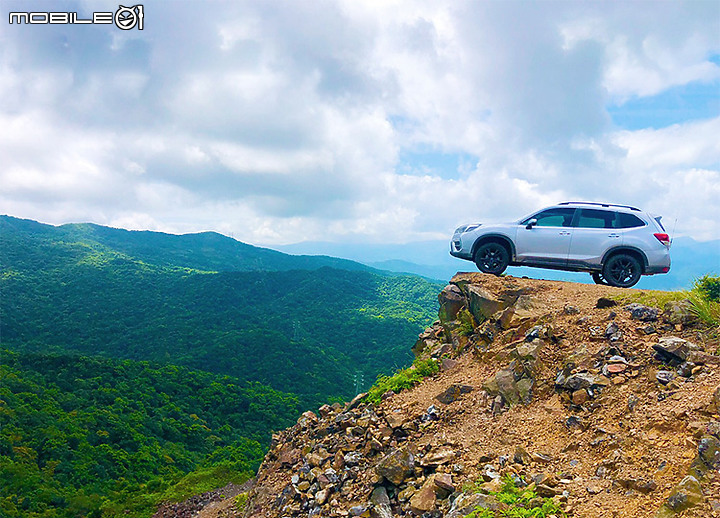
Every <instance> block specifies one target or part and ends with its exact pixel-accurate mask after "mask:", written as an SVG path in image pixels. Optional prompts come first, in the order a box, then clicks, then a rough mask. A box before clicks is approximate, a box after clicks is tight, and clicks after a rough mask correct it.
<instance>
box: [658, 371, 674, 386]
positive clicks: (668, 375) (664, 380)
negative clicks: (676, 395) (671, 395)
mask: <svg viewBox="0 0 720 518" xmlns="http://www.w3.org/2000/svg"><path fill="white" fill-rule="evenodd" d="M655 379H656V380H658V382H659V383H661V384H663V385H667V384H668V383H670V382H671V381H672V380H673V379H675V373H674V372H672V371H657V374H655Z"/></svg>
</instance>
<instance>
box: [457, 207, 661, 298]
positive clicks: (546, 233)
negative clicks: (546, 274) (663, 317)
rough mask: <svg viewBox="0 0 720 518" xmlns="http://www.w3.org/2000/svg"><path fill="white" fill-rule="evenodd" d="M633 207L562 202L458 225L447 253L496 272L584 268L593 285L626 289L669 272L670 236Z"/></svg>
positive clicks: (652, 218) (657, 222) (656, 220)
mask: <svg viewBox="0 0 720 518" xmlns="http://www.w3.org/2000/svg"><path fill="white" fill-rule="evenodd" d="M660 219H661V217H660V216H653V215H650V214H648V213H646V212H643V211H641V210H640V209H638V208H636V207H628V206H626V205H612V204H609V203H591V202H569V201H568V202H563V203H559V204H557V205H554V206H552V207H548V208H546V209H542V210H540V211H538V212H535V213H533V214H531V215H529V216H527V217H526V218H523V219H521V220H520V221H517V222H514V223H503V224H499V225H488V226H483V225H481V224H479V223H476V224H472V225H463V226H462V227H459V228H458V229H457V230H455V233H454V234H453V237H452V241H451V242H450V254H451V255H453V256H455V257H459V258H461V259H467V260H468V261H475V264H476V265H477V267H478V269H480V270H481V271H483V272H485V273H493V274H496V275H499V274H501V273H502V272H504V271H505V268H507V267H508V265H512V266H536V267H538V268H551V269H555V270H568V271H584V272H590V273H591V274H592V277H593V280H594V281H595V282H596V283H598V284H609V285H611V286H619V287H623V288H629V287H630V286H634V285H635V283H637V282H638V281H639V280H640V276H641V275H653V274H656V273H667V272H668V271H670V238H669V236H668V235H667V233H666V231H665V229H664V228H663V226H662V224H661V223H660Z"/></svg>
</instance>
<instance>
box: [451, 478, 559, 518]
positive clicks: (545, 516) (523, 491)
mask: <svg viewBox="0 0 720 518" xmlns="http://www.w3.org/2000/svg"><path fill="white" fill-rule="evenodd" d="M490 494H491V495H493V496H495V498H496V499H497V501H498V502H500V503H502V504H505V505H506V506H507V507H506V508H505V509H503V510H500V511H492V510H490V509H485V508H482V507H477V508H475V510H474V511H473V512H471V513H470V514H468V515H466V516H465V518H550V517H552V516H555V517H558V518H559V517H564V516H566V515H565V513H564V512H563V511H562V510H561V509H560V506H558V504H557V502H555V500H553V499H552V498H541V497H539V496H538V495H537V493H535V491H534V487H533V486H532V485H530V486H528V487H527V488H519V487H517V485H516V484H515V481H514V480H513V479H512V478H511V477H510V476H506V477H505V478H504V479H503V485H502V489H500V491H497V492H491V493H490Z"/></svg>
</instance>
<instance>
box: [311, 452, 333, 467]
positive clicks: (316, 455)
mask: <svg viewBox="0 0 720 518" xmlns="http://www.w3.org/2000/svg"><path fill="white" fill-rule="evenodd" d="M328 457H330V454H329V453H328V452H327V450H326V449H325V448H323V447H320V448H318V449H317V451H314V452H312V453H309V454H308V455H307V456H306V457H305V460H306V461H307V463H308V464H309V465H310V466H312V467H319V466H322V464H323V463H324V462H325V461H326V460H327V459H328Z"/></svg>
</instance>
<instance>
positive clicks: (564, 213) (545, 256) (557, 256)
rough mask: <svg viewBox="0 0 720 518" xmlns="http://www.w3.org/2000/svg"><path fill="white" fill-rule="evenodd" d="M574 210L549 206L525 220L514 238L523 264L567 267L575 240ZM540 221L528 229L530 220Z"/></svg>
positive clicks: (516, 251)
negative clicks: (573, 226)
mask: <svg viewBox="0 0 720 518" xmlns="http://www.w3.org/2000/svg"><path fill="white" fill-rule="evenodd" d="M574 214H575V209H571V208H564V207H563V208H556V209H547V210H544V211H542V212H539V213H538V214H535V215H533V216H531V217H529V218H527V219H526V220H524V221H523V222H522V223H521V224H520V227H519V228H518V230H517V237H516V238H515V256H516V258H517V261H518V262H520V263H534V264H546V265H549V266H565V264H567V258H568V253H569V251H570V242H571V240H572V235H573V228H572V226H571V225H572V219H573V215H574ZM531 219H536V220H537V223H536V224H535V225H533V226H532V227H530V228H526V226H527V223H528V221H530V220H531Z"/></svg>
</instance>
